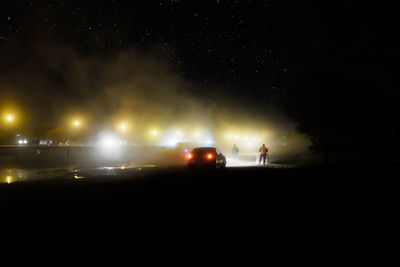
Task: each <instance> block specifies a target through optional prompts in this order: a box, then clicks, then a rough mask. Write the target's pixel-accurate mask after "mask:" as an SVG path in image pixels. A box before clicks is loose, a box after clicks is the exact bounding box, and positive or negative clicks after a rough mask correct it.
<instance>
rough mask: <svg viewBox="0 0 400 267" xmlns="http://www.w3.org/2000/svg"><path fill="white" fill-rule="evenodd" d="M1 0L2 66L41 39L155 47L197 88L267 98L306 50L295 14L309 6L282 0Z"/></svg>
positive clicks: (87, 46)
mask: <svg viewBox="0 0 400 267" xmlns="http://www.w3.org/2000/svg"><path fill="white" fill-rule="evenodd" d="M0 5H1V6H0V10H1V11H0V12H1V13H0V19H1V24H0V42H1V46H2V47H3V48H2V52H1V58H0V60H1V62H2V65H3V66H4V65H6V64H12V63H13V62H15V61H17V62H21V57H22V58H25V55H24V50H25V46H26V45H27V44H29V43H32V42H35V41H37V40H38V39H51V40H57V41H60V42H64V43H70V44H73V45H74V46H76V47H77V48H78V49H79V50H80V51H82V52H83V53H85V54H92V53H107V52H110V51H117V50H123V49H126V48H129V47H140V48H143V49H148V48H156V49H158V50H160V51H162V53H163V55H164V56H165V57H166V58H168V60H169V61H170V62H171V63H172V64H174V65H176V66H177V67H178V68H179V70H180V72H181V75H182V76H183V77H184V78H186V79H188V80H190V81H193V82H195V83H196V84H198V85H203V88H202V89H199V90H201V91H200V92H197V93H198V94H200V95H201V94H204V88H207V87H208V85H210V84H211V85H218V88H220V89H221V90H224V92H225V90H227V92H228V93H229V94H233V95H237V96H239V97H250V98H254V99H258V100H262V101H263V102H266V103H268V102H271V101H272V102H274V101H276V100H277V99H279V97H280V95H281V94H282V93H284V92H285V90H286V88H285V79H286V77H287V75H288V73H290V72H293V71H295V68H296V65H295V63H294V62H298V61H299V60H301V59H302V57H304V53H305V49H304V47H302V44H301V42H300V40H299V38H298V37H299V35H301V30H300V27H301V26H302V25H301V24H300V23H298V21H299V19H301V17H302V16H306V15H307V9H306V8H305V7H302V6H299V5H298V4H295V3H289V2H285V1H225V0H217V1H111V0H110V1H2V2H1V4H0ZM288 5H289V6H288ZM303 26H304V25H303ZM300 37H301V36H300ZM21 44H22V45H21ZM193 90H195V89H193ZM205 90H207V89H205Z"/></svg>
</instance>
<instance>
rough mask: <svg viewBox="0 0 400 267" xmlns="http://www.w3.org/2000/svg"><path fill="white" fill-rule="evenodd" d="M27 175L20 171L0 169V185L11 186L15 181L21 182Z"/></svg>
mask: <svg viewBox="0 0 400 267" xmlns="http://www.w3.org/2000/svg"><path fill="white" fill-rule="evenodd" d="M26 177H27V173H26V172H24V171H22V170H20V169H0V183H3V184H11V183H14V182H17V181H23V180H25V179H26Z"/></svg>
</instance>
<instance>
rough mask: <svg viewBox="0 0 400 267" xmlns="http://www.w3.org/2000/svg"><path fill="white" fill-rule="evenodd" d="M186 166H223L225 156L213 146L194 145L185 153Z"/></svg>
mask: <svg viewBox="0 0 400 267" xmlns="http://www.w3.org/2000/svg"><path fill="white" fill-rule="evenodd" d="M186 157H187V164H188V167H202V166H203V167H212V168H225V166H226V158H225V156H224V155H223V154H222V153H221V151H219V150H218V149H217V148H215V147H196V148H193V149H192V151H191V152H190V153H188V154H187V156H186Z"/></svg>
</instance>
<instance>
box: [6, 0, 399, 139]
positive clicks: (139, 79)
mask: <svg viewBox="0 0 400 267" xmlns="http://www.w3.org/2000/svg"><path fill="white" fill-rule="evenodd" d="M396 16H397V15H396V14H395V9H394V6H391V5H375V4H373V3H363V4H362V5H360V4H359V3H356V2H352V1H324V2H320V1H313V0H307V1H253V0H251V1H230V0H216V1H188V0H187V1H177V0H176V1H122V0H121V1H112V0H110V1H1V3H0V89H1V91H0V105H1V107H2V109H4V107H6V108H9V109H10V110H17V111H18V112H20V113H21V114H23V115H24V116H21V118H22V117H24V118H23V119H24V121H23V122H22V119H21V123H20V124H19V125H20V126H21V127H22V125H23V126H24V127H27V128H29V127H30V128H32V127H38V125H44V127H42V128H43V129H44V128H46V129H47V130H49V129H51V128H54V127H61V125H62V124H63V123H64V124H65V120H66V117H68V116H69V117H72V116H73V115H74V114H79V116H82V114H84V115H85V116H87V121H91V122H92V123H93V124H97V125H99V124H100V121H101V120H103V121H104V124H107V125H110V123H111V122H112V121H113V120H114V118H115V117H117V116H119V118H122V117H124V116H125V117H127V116H130V119H131V120H133V121H135V123H137V124H141V126H140V127H139V128H141V129H144V128H145V127H147V126H146V123H153V122H155V123H156V124H157V123H158V124H160V121H162V122H163V123H165V124H170V123H173V122H182V123H183V122H193V121H201V122H202V123H203V125H209V126H210V127H213V125H222V124H221V122H226V123H227V125H226V126H221V127H230V126H231V125H236V126H235V127H237V125H244V124H245V123H247V122H249V125H250V124H251V125H250V126H245V127H244V128H246V127H247V128H248V129H251V128H252V127H253V126H254V125H258V126H260V127H261V126H262V127H264V125H265V127H268V126H270V127H272V128H275V129H276V128H277V127H278V126H279V125H283V127H286V126H288V127H291V128H290V129H291V130H290V131H294V127H295V126H294V124H297V125H298V126H299V127H298V128H297V129H300V132H304V133H307V134H310V135H311V136H312V137H315V138H314V140H319V141H318V142H321V140H322V139H324V138H325V139H326V137H321V136H324V134H323V133H326V132H330V133H333V132H336V134H332V136H339V134H340V135H341V137H338V139H341V140H337V141H338V142H336V141H335V142H336V143H335V142H332V143H335V146H340V145H338V144H342V140H345V141H346V143H347V144H346V145H351V144H352V143H353V142H352V141H351V140H355V139H358V138H359V137H360V136H363V133H364V132H368V133H369V137H368V136H366V137H365V138H366V139H368V138H372V137H371V136H372V135H371V133H374V132H375V133H377V132H379V136H384V135H385V134H386V133H388V132H393V133H397V126H396V125H395V124H394V123H393V122H395V121H397V120H398V116H399V113H398V108H397V107H398V106H399V105H398V102H396V101H397V98H394V97H393V92H394V91H395V90H396V88H398V83H399V78H398V77H399V75H397V69H398V67H397V68H396V67H395V66H396V65H398V64H397V62H398V58H399V57H398V55H399V52H398V46H397V44H396V42H395V40H396V38H397V36H398V34H397V33H398V32H399V28H398V27H397V23H396ZM397 39H398V38H397ZM371 103H374V104H371ZM127 114H128V115H127ZM379 114H380V115H379ZM17 115H18V114H17ZM382 118H385V120H386V121H383V120H382ZM235 119H236V121H235ZM15 125H17V123H16V124H15ZM271 125H273V126H271ZM366 126H367V127H368V128H365V127H366ZM40 127H41V126H40ZM232 127H233V126H232ZM262 127H261V128H262ZM348 127H356V128H355V129H354V130H352V131H342V130H341V128H346V129H348ZM253 128H254V127H253ZM386 128H389V130H386ZM47 130H46V131H47ZM287 131H289V130H287V129H284V130H283V132H287ZM39 132H40V131H38V133H39ZM349 132H352V135H353V136H354V137H352V138H348V136H349ZM40 134H41V135H44V134H45V131H41V132H40ZM393 135H395V134H393ZM374 138H378V137H374ZM379 138H380V137H379ZM349 140H350V141H349ZM318 142H317V141H315V142H314V143H318ZM360 143H362V142H360Z"/></svg>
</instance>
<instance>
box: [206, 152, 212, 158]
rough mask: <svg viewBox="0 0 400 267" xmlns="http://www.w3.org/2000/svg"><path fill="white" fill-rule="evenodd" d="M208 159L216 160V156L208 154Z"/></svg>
mask: <svg viewBox="0 0 400 267" xmlns="http://www.w3.org/2000/svg"><path fill="white" fill-rule="evenodd" d="M206 158H207V159H213V158H214V155H213V154H211V153H208V154H207V156H206Z"/></svg>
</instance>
